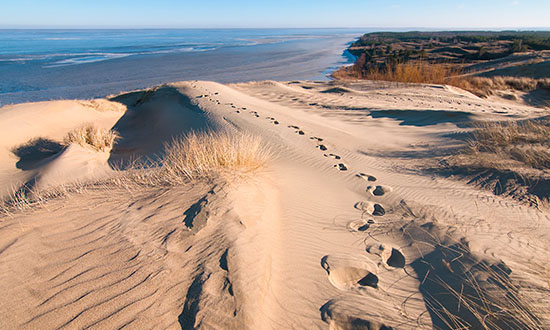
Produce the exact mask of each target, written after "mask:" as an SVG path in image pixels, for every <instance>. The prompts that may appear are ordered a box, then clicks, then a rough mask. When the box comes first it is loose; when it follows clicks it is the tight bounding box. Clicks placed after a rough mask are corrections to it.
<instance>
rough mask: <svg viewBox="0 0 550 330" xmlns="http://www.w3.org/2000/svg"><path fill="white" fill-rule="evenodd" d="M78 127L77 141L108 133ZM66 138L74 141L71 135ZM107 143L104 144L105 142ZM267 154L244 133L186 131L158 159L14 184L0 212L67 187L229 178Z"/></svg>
mask: <svg viewBox="0 0 550 330" xmlns="http://www.w3.org/2000/svg"><path fill="white" fill-rule="evenodd" d="M79 132H80V134H74V136H76V137H77V138H79V140H78V141H87V140H86V139H85V138H87V137H88V135H91V136H95V138H100V137H105V136H107V137H109V136H112V135H110V133H109V132H107V131H100V132H101V133H100V134H99V135H93V134H96V133H91V134H88V133H87V132H86V131H84V132H83V131H82V130H80V131H79ZM92 132H93V131H92ZM108 133H109V134H108ZM101 134H104V135H101ZM99 141H111V140H110V139H107V140H101V139H100V140H99ZM113 141H114V140H113ZM71 142H76V141H74V138H71ZM66 143H67V141H66ZM76 143H79V144H80V142H76ZM83 143H84V142H83ZM85 143H86V145H92V143H95V145H96V146H97V142H91V143H88V142H85ZM111 143H112V142H111ZM100 145H101V144H100ZM111 146H112V144H111ZM108 147H110V146H109V145H106V146H105V148H108ZM270 157H271V152H270V151H269V149H268V148H267V147H266V146H265V145H264V144H263V143H262V142H261V140H260V139H259V138H258V137H254V136H252V135H249V134H230V133H190V134H188V135H186V136H184V137H180V138H177V139H174V140H173V141H172V142H171V143H169V144H167V145H166V156H165V158H164V160H163V161H161V162H158V161H153V160H148V161H145V160H139V161H136V162H135V163H134V165H133V166H131V167H129V168H126V169H125V170H121V169H114V172H115V173H114V175H113V176H112V177H110V178H107V179H103V180H100V181H98V182H84V183H82V182H78V183H72V184H67V185H62V186H58V187H50V188H48V189H47V190H36V189H33V188H32V187H27V186H22V187H19V188H16V189H14V192H13V193H12V194H11V196H10V197H9V198H7V199H4V200H1V201H0V216H1V215H6V216H8V215H11V214H13V213H17V212H21V211H25V210H30V209H33V208H35V207H40V206H41V205H43V204H45V203H46V202H47V201H49V200H52V199H55V198H62V197H63V196H67V195H69V194H72V193H83V192H85V191H87V190H88V189H89V188H94V189H105V191H110V190H112V189H115V188H116V189H125V190H128V191H133V190H134V189H137V190H139V189H141V187H144V186H147V187H167V188H168V187H170V186H173V185H178V184H186V183H189V182H191V181H195V180H212V179H216V178H218V177H220V176H222V175H224V174H228V175H227V176H226V178H227V177H231V179H234V178H235V177H236V175H238V174H246V173H250V172H252V171H254V170H257V169H260V168H261V167H263V166H264V165H265V164H266V163H267V161H268V159H269V158H270Z"/></svg>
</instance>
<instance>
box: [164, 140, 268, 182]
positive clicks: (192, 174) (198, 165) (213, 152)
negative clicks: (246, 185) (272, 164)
mask: <svg viewBox="0 0 550 330" xmlns="http://www.w3.org/2000/svg"><path fill="white" fill-rule="evenodd" d="M165 149H166V155H165V157H164V160H163V162H162V169H161V170H160V174H161V176H162V177H164V178H165V179H166V180H168V181H169V182H174V183H177V182H181V181H186V180H197V179H203V178H212V177H215V176H217V175H219V174H221V173H223V172H226V171H231V172H235V171H240V172H250V171H253V170H257V169H259V168H261V167H262V166H264V165H265V164H266V162H267V160H268V158H269V157H270V152H269V150H268V148H267V147H266V146H265V145H264V144H263V143H262V141H261V140H260V138H259V137H256V136H252V135H250V134H243V133H240V134H237V133H226V132H223V133H217V132H209V133H196V132H191V133H189V134H187V135H185V136H183V137H179V138H175V139H173V140H172V141H171V142H170V143H168V144H167V145H166V146H165Z"/></svg>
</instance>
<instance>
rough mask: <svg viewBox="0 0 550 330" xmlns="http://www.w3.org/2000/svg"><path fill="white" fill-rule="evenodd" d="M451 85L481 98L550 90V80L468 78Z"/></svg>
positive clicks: (498, 77) (457, 80)
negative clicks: (496, 93)
mask: <svg viewBox="0 0 550 330" xmlns="http://www.w3.org/2000/svg"><path fill="white" fill-rule="evenodd" d="M450 85H454V86H456V87H459V88H462V89H464V90H467V91H469V92H472V93H474V94H475V95H477V96H480V97H487V96H491V95H494V94H495V92H496V91H506V90H514V91H521V92H532V91H535V90H537V89H546V90H549V89H550V79H548V78H543V79H534V78H528V77H501V76H495V77H476V76H468V77H463V78H460V79H453V80H451V82H450Z"/></svg>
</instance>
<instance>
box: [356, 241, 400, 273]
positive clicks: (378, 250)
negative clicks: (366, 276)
mask: <svg viewBox="0 0 550 330" xmlns="http://www.w3.org/2000/svg"><path fill="white" fill-rule="evenodd" d="M366 250H367V252H368V253H371V254H375V255H378V256H380V258H381V259H382V264H383V265H384V266H386V267H390V268H404V267H405V263H406V260H405V256H404V255H403V253H401V251H399V249H397V248H394V247H391V246H389V245H386V244H375V245H370V246H368V247H367V249H366Z"/></svg>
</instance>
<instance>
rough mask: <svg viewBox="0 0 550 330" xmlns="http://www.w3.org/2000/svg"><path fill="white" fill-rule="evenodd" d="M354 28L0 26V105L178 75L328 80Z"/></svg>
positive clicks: (343, 58)
mask: <svg viewBox="0 0 550 330" xmlns="http://www.w3.org/2000/svg"><path fill="white" fill-rule="evenodd" d="M365 32H370V31H366V30H356V29H108V30H107V29H97V30H93V29H86V30H45V29H39V30H38V29H37V30H24V29H22V30H21V29H14V30H0V106H2V105H6V104H13V103H21V102H35V101H45V100H58V99H90V98H98V97H106V96H108V95H111V94H117V93H120V92H123V91H130V90H135V89H140V88H146V87H150V86H154V85H158V84H162V83H168V82H174V81H182V80H210V81H217V82H221V83H235V82H246V81H258V80H279V81H290V80H328V79H330V73H331V72H332V71H333V70H335V69H337V68H338V67H340V66H342V65H346V64H350V63H353V61H354V58H353V56H352V55H351V54H349V53H348V52H347V51H345V50H346V48H347V47H348V46H349V45H350V43H351V42H353V41H355V40H356V39H357V38H358V37H359V36H361V35H362V34H363V33H365Z"/></svg>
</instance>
